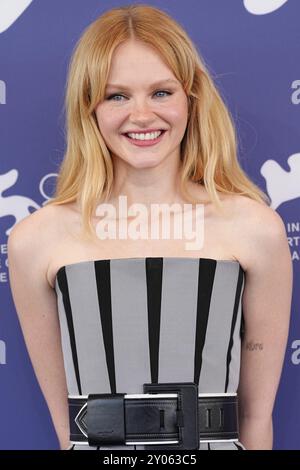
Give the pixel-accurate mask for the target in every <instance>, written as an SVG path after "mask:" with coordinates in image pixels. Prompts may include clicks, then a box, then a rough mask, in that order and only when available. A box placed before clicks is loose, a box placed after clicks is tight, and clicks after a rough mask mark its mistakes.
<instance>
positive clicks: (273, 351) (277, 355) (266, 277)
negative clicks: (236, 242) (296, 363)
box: [238, 207, 293, 419]
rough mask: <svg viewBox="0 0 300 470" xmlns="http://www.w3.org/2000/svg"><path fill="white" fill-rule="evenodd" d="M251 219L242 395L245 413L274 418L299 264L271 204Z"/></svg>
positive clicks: (241, 378)
mask: <svg viewBox="0 0 300 470" xmlns="http://www.w3.org/2000/svg"><path fill="white" fill-rule="evenodd" d="M250 219H251V217H250ZM251 220H252V224H251V226H249V227H247V228H249V243H248V250H249V255H250V253H251V256H249V260H248V266H247V269H246V277H245V288H244V292H243V297H242V308H243V316H244V321H245V324H244V327H245V329H244V336H243V339H242V351H241V370H240V382H239V387H238V395H239V405H240V412H241V415H243V416H245V417H250V418H258V419H265V418H266V419H268V418H270V417H271V416H272V411H273V406H274V401H275V397H276V392H277V388H278V384H279V380H280V376H281V370H282V365H283V360H284V354H285V350H286V343H287V338H288V330H289V320H290V309H291V298H292V283H293V281H292V279H293V267H292V260H291V255H290V250H289V246H288V242H287V237H286V231H285V226H284V223H283V221H282V219H281V218H280V216H279V215H278V214H277V213H276V212H275V211H273V209H271V208H268V207H267V208H263V210H262V213H261V214H259V215H257V216H255V217H254V218H252V219H251Z"/></svg>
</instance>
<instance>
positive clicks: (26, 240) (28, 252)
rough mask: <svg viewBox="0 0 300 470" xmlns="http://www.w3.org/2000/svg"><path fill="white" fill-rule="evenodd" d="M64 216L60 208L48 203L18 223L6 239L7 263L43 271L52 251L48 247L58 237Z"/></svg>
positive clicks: (51, 245) (65, 211) (52, 244)
mask: <svg viewBox="0 0 300 470" xmlns="http://www.w3.org/2000/svg"><path fill="white" fill-rule="evenodd" d="M67 213H68V211H67V210H66V208H64V207H63V206H58V205H51V204H49V205H45V206H43V207H41V208H40V209H38V210H36V211H35V212H33V213H32V214H29V215H28V216H26V217H25V218H24V219H22V220H21V221H19V222H18V223H17V224H16V225H15V226H14V227H13V229H12V230H11V232H10V234H9V237H8V242H7V247H8V258H9V260H10V259H11V260H12V259H14V260H15V261H16V262H18V263H21V262H22V263H30V265H34V266H35V267H38V268H39V269H40V270H42V271H45V270H46V269H47V266H48V263H49V260H50V258H51V253H52V252H53V249H52V247H53V246H55V244H56V243H57V240H59V239H60V237H62V234H63V230H64V228H63V221H64V220H65V218H66V214H67ZM17 260H18V261H17ZM9 262H10V261H9Z"/></svg>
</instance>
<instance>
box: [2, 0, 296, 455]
mask: <svg viewBox="0 0 300 470" xmlns="http://www.w3.org/2000/svg"><path fill="white" fill-rule="evenodd" d="M128 3H130V2H123V1H120V0H119V1H112V0H111V1H107V0H42V1H41V0H1V1H0V146H1V147H0V410H1V426H0V449H57V448H58V441H57V438H56V434H55V431H54V428H53V425H52V421H51V418H50V415H49V412H48V408H47V406H46V403H45V400H44V398H43V396H42V393H41V391H40V388H39V386H38V384H37V381H36V378H35V375H34V372H33V369H32V365H31V362H30V360H29V357H28V354H27V351H26V347H25V344H24V340H23V336H22V332H21V329H20V325H19V322H18V318H17V314H16V312H15V308H14V304H13V300H12V296H11V292H10V288H9V280H8V263H7V238H8V235H9V233H10V231H11V230H12V227H13V226H14V224H16V223H17V222H18V221H20V220H21V219H22V218H24V217H26V216H27V215H28V214H29V213H31V212H33V211H35V210H36V209H38V208H40V207H42V206H43V205H44V204H45V202H46V201H47V200H48V199H49V198H51V194H52V192H53V187H54V184H55V179H56V176H57V171H58V165H59V163H60V161H61V159H62V157H63V153H64V149H65V142H64V113H63V100H64V87H65V80H66V73H67V67H68V62H69V59H70V55H71V52H72V49H73V47H74V45H75V43H76V41H77V39H78V37H79V36H80V34H81V33H82V31H83V30H84V29H85V28H86V26H87V25H88V24H89V23H91V22H92V21H93V20H94V19H96V17H98V16H99V15H101V14H102V13H103V12H104V11H106V10H108V9H110V8H112V7H116V6H121V5H126V4H128ZM145 3H148V4H149V5H152V6H157V7H159V8H161V9H163V10H165V11H166V12H167V13H169V14H170V15H171V16H173V17H174V18H175V19H176V20H177V21H178V22H180V23H181V24H182V26H183V27H184V28H185V29H186V30H187V32H188V33H189V35H190V36H191V38H192V40H193V41H194V42H195V44H196V45H197V47H199V50H200V52H201V53H202V55H203V57H204V59H205V61H206V63H207V65H208V68H209V70H210V72H211V74H212V76H213V78H214V79H215V82H216V84H217V86H218V88H219V90H220V92H221V94H222V96H223V98H224V100H225V102H226V103H227V105H228V107H229V109H230V111H231V113H232V115H233V118H234V120H235V124H236V127H237V131H238V138H239V160H240V163H241V166H242V167H243V168H244V170H245V171H246V172H247V174H248V175H249V176H250V177H251V178H252V179H253V180H254V181H255V182H256V183H257V184H258V185H259V186H260V187H261V188H262V189H263V190H264V191H265V192H266V193H267V194H268V195H269V197H270V198H271V200H272V207H273V208H274V209H275V210H276V211H278V213H279V214H280V216H281V217H282V219H283V220H284V222H285V226H286V232H287V237H288V241H289V246H290V250H291V255H292V259H293V266H294V294H293V302H292V316H291V323H290V332H289V339H288V343H287V349H286V355H285V361H284V368H283V372H282V376H281V381H280V386H279V390H278V394H277V398H276V403H275V409H274V449H300V432H299V431H300V407H299V391H300V315H299V313H300V289H299V282H300V211H299V209H300V125H299V122H300V69H299V53H300V48H299V46H300V43H299V39H300V33H299V17H300V2H299V0H227V1H223V0H185V1H182V0H172V1H167V0H165V1H153V2H152V1H149V2H145ZM278 289H280V286H278ZM41 308H42V306H41Z"/></svg>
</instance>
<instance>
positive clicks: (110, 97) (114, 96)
mask: <svg viewBox="0 0 300 470" xmlns="http://www.w3.org/2000/svg"><path fill="white" fill-rule="evenodd" d="M157 93H167V95H172V93H170V92H169V91H166V90H158V91H156V92H155V93H154V94H155V95H157ZM117 96H121V97H122V98H125V96H123V95H120V94H118V93H114V94H113V95H110V96H108V97H107V98H106V99H107V100H112V101H122V100H115V99H113V98H116V97H117ZM161 98H164V96H161Z"/></svg>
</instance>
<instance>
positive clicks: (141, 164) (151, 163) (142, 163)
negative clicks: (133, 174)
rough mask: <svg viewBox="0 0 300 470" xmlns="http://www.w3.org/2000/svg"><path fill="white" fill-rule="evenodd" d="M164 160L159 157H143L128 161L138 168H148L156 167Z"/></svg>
mask: <svg viewBox="0 0 300 470" xmlns="http://www.w3.org/2000/svg"><path fill="white" fill-rule="evenodd" d="M161 161H162V160H157V159H154V158H153V159H151V160H150V159H145V158H141V159H140V160H135V161H130V162H127V163H128V164H129V165H130V166H131V167H133V168H137V169H140V170H142V169H147V168H154V167H156V166H158V165H159V164H160V163H161Z"/></svg>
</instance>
